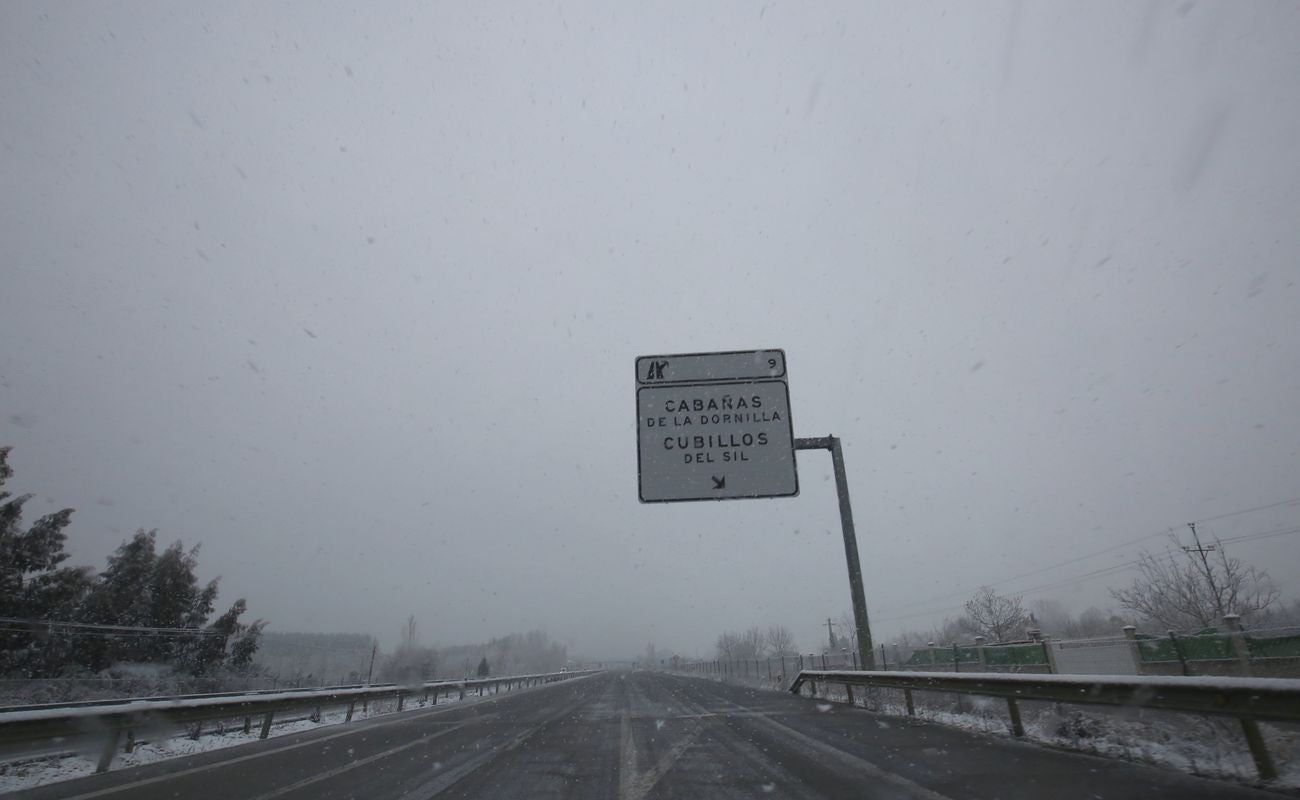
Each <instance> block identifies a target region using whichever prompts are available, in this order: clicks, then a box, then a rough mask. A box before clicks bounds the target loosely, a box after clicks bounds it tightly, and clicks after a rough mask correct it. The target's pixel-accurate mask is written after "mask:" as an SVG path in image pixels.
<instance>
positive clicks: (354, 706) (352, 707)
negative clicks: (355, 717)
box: [343, 701, 357, 722]
mask: <svg viewBox="0 0 1300 800" xmlns="http://www.w3.org/2000/svg"><path fill="white" fill-rule="evenodd" d="M356 709H357V704H356V701H353V702H351V703H348V716H347V718H346V719H344V720H343V721H344V722H351V721H352V712H353V711H356Z"/></svg>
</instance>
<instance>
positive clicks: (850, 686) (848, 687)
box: [844, 683, 857, 706]
mask: <svg viewBox="0 0 1300 800" xmlns="http://www.w3.org/2000/svg"><path fill="white" fill-rule="evenodd" d="M844 693H845V694H847V695H848V696H849V705H851V706H855V705H857V703H855V702H853V684H851V683H846V684H844Z"/></svg>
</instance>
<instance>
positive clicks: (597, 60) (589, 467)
mask: <svg viewBox="0 0 1300 800" xmlns="http://www.w3.org/2000/svg"><path fill="white" fill-rule="evenodd" d="M1298 41H1300V6H1298V5H1296V4H1295V3H1293V2H1289V1H1288V2H1236V1H1235V0H1233V1H1231V2H1227V1H1225V2H1217V3H1211V2H1200V3H1197V2H1190V1H1189V2H1169V3H1152V4H1143V3H1104V4H1096V3H1079V4H1061V3H1038V2H1034V3H1026V4H1023V5H1018V4H996V3H965V2H954V3H950V4H945V3H925V4H922V3H913V2H896V3H888V4H867V3H859V2H848V3H844V4H842V5H840V6H839V7H835V6H833V5H832V4H828V3H814V4H809V5H800V4H796V3H787V2H770V3H767V4H765V5H763V4H759V3H736V4H729V5H723V4H706V3H691V2H684V3H676V4H617V3H616V4H609V3H592V4H582V3H569V2H566V3H563V4H541V3H537V4H513V3H500V4H484V3H471V2H465V3H448V4H437V5H435V4H428V3H412V4H400V5H399V4H396V3H384V4H381V5H379V6H378V7H371V6H370V5H369V4H358V5H357V6H355V7H349V6H335V5H332V4H322V3H312V4H306V5H301V6H296V5H295V6H290V5H278V4H270V3H260V2H259V3H249V4H246V5H242V6H239V5H236V4H234V3H222V4H215V5H214V4H204V5H199V4H176V3H146V4H126V3H79V4H47V3H34V2H8V3H4V4H3V5H0V62H2V63H3V69H0V109H2V111H0V184H3V186H4V187H5V190H4V191H3V193H0V412H2V414H0V444H4V443H7V444H12V445H14V446H15V449H14V452H13V454H12V456H11V463H12V464H13V466H14V467H15V468H16V469H17V471H18V474H17V477H16V478H15V479H14V481H13V482H12V484H13V488H15V489H17V490H19V491H34V492H37V493H38V494H39V497H38V499H37V500H35V501H33V503H32V504H31V505H30V506H29V517H34V515H35V514H37V513H44V512H45V511H47V510H49V509H52V508H56V507H62V506H64V505H71V506H73V507H75V508H76V509H77V514H76V515H75V517H74V522H73V525H72V526H71V528H70V529H69V546H70V549H71V551H72V553H73V561H74V562H77V563H87V564H94V565H96V566H102V564H103V559H104V557H105V556H106V555H107V554H108V553H109V552H111V551H112V550H113V548H115V547H116V546H117V545H118V544H119V543H120V542H121V541H122V540H123V539H124V538H126V537H128V536H130V534H131V533H132V532H133V531H134V530H135V529H136V528H139V527H144V528H158V529H159V532H160V534H159V535H160V539H161V540H162V541H163V542H168V541H171V540H173V539H176V538H181V539H183V540H184V541H185V542H186V543H187V544H191V543H197V542H202V544H203V549H202V554H201V558H200V562H199V563H200V571H201V572H202V573H203V576H204V577H205V578H207V577H212V576H216V575H220V576H221V579H222V583H221V586H222V595H221V600H222V602H223V604H224V603H229V602H230V601H232V600H233V599H235V598H236V597H240V596H243V597H246V598H247V599H248V602H249V607H250V616H252V617H264V618H266V619H269V620H270V622H271V629H272V630H278V631H292V630H305V631H357V632H366V633H373V634H375V635H378V636H379V637H380V638H381V640H382V641H384V642H385V643H388V644H392V643H393V642H395V640H396V638H397V632H398V629H399V626H400V624H401V622H402V620H403V619H404V618H405V617H406V616H407V615H408V614H415V615H416V617H417V618H418V619H419V620H420V629H421V632H422V634H423V636H424V638H425V639H426V640H427V641H428V642H430V643H436V642H443V643H453V642H461V641H476V640H479V639H482V638H485V637H487V636H490V635H500V634H504V633H508V632H510V631H518V630H524V629H528V628H532V627H541V628H545V629H546V630H548V631H549V632H550V633H551V634H553V635H554V636H556V637H559V638H561V639H562V640H564V641H566V642H568V643H569V644H570V645H571V647H572V650H573V651H576V652H578V653H581V654H588V655H592V656H612V655H620V654H626V653H633V652H636V651H638V650H640V649H641V648H643V647H644V646H645V644H646V643H647V642H654V643H656V644H657V645H658V646H659V647H661V648H674V649H677V650H678V651H682V652H687V653H700V654H704V653H707V652H709V651H710V650H711V646H712V642H713V640H714V638H715V637H716V635H717V633H719V632H720V631H722V630H723V629H738V628H743V627H745V626H748V625H751V624H761V625H767V624H784V625H788V626H789V627H790V628H791V629H792V630H793V631H794V632H795V634H796V636H797V639H798V642H799V645H800V647H801V648H803V649H804V650H805V651H807V650H810V649H812V648H814V647H816V646H817V643H818V641H819V640H818V638H817V637H818V636H819V633H820V632H823V631H824V620H825V618H826V617H827V616H835V617H838V616H839V615H840V614H841V613H844V612H846V611H847V610H848V609H849V608H850V604H849V596H848V586H847V578H846V573H845V568H844V557H843V546H842V542H841V539H840V535H839V521H838V515H837V512H836V505H835V493H834V481H833V478H832V476H831V470H830V460H829V457H828V455H827V454H826V453H824V452H811V453H804V454H801V456H800V458H799V465H800V478H801V489H802V492H801V494H800V496H799V497H797V498H793V499H779V500H744V501H735V502H728V503H681V504H672V505H644V504H641V503H639V502H638V499H637V463H636V405H635V398H634V388H635V387H634V380H633V361H634V358H635V357H636V356H638V355H646V354H656V353H676V352H694V351H707V350H735V349H746V348H774V347H777V348H784V349H785V351H786V354H787V357H788V361H789V386H790V396H791V410H792V416H793V420H794V428H795V433H796V435H799V436H814V435H825V434H827V433H834V434H836V435H838V436H840V437H842V438H843V441H844V448H845V457H846V460H847V465H848V474H849V480H850V485H851V490H852V497H853V503H854V511H855V514H856V516H857V520H858V523H859V529H858V538H859V544H860V547H861V551H862V557H863V563H864V571H865V577H866V585H867V601H868V604H869V606H870V608H871V612H872V617H873V622H874V626H875V628H876V634H877V637H878V638H879V639H881V640H884V641H888V640H889V637H890V636H892V635H894V634H895V633H896V632H897V631H898V630H899V629H900V628H902V627H908V628H925V627H928V626H929V625H931V624H934V623H936V622H938V621H940V620H941V619H942V618H943V617H944V616H945V615H953V614H956V613H957V612H958V610H959V608H958V607H959V606H960V604H961V602H962V600H964V599H965V598H966V597H967V596H969V594H970V593H972V592H973V591H974V590H975V589H976V588H977V587H979V586H980V585H981V584H994V585H995V586H997V587H998V588H999V589H1000V590H1003V591H1007V592H1012V591H1017V590H1024V589H1033V588H1036V587H1042V586H1044V585H1049V586H1050V588H1048V589H1044V590H1040V591H1036V592H1033V593H1031V594H1029V595H1027V596H1026V599H1027V600H1035V599H1038V598H1042V597H1054V598H1057V599H1060V600H1061V601H1063V602H1065V603H1066V604H1067V605H1069V606H1071V607H1072V608H1074V610H1076V611H1079V610H1082V609H1083V608H1085V607H1086V606H1088V605H1092V604H1097V605H1101V606H1107V605H1109V604H1110V601H1109V599H1108V595H1107V591H1106V590H1107V588H1108V587H1111V586H1119V585H1122V584H1124V583H1125V581H1126V580H1127V579H1128V578H1129V577H1131V572H1123V571H1120V572H1117V573H1113V574H1106V575H1102V576H1094V577H1091V578H1083V579H1080V580H1074V579H1075V578H1077V577H1078V576H1082V575H1086V574H1087V573H1091V572H1094V571H1097V570H1100V569H1103V568H1106V567H1110V566H1115V565H1120V564H1123V563H1125V562H1127V561H1130V560H1132V559H1133V558H1134V557H1135V555H1136V553H1137V546H1132V547H1127V548H1118V549H1115V550H1113V551H1112V552H1110V553H1106V554H1104V555H1101V556H1097V557H1094V558H1088V559H1083V560H1079V561H1074V562H1073V563H1070V564H1066V565H1063V566H1059V567H1055V568H1053V569H1046V570H1043V571H1038V570H1040V569H1042V568H1047V567H1053V565H1058V564H1061V562H1065V561H1069V560H1071V559H1076V558H1078V557H1080V556H1086V555H1089V554H1092V553H1095V552H1097V551H1100V550H1103V549H1106V548H1110V547H1113V546H1115V545H1120V544H1123V543H1126V542H1130V541H1133V540H1135V539H1139V538H1140V537H1144V536H1147V535H1149V534H1158V533H1159V532H1160V531H1162V530H1165V529H1167V528H1169V527H1179V528H1181V527H1182V526H1183V523H1185V522H1187V521H1188V520H1198V519H1206V518H1209V517H1215V516H1218V515H1222V514H1226V513H1229V512H1234V511H1237V510H1239V509H1248V508H1252V507H1256V506H1260V505H1267V504H1273V503H1277V502H1280V501H1285V500H1288V499H1293V498H1297V497H1300V483H1298V482H1297V478H1296V476H1297V471H1296V467H1297V464H1300V452H1298V451H1300V414H1298V413H1297V409H1300V286H1297V281H1298V280H1300V90H1298V89H1297V76H1298V75H1300V49H1298V48H1297V46H1296V42H1298ZM1296 525H1300V505H1296V504H1291V505H1284V506H1281V507H1280V508H1275V509H1271V510H1267V511H1261V512H1254V513H1250V514H1236V515H1233V516H1229V517H1225V518H1223V519H1220V520H1215V521H1209V522H1206V523H1205V525H1204V526H1203V527H1202V529H1203V530H1205V531H1208V532H1209V533H1211V534H1217V535H1219V536H1224V537H1228V536H1239V535H1248V534H1252V533H1258V532H1265V531H1269V530H1274V529H1278V528H1285V527H1287V526H1292V527H1294V526H1296ZM1183 530H1184V531H1185V529H1183ZM1145 544H1148V545H1152V544H1154V545H1157V546H1159V545H1160V540H1159V539H1158V538H1154V539H1150V538H1149V539H1147V540H1145ZM1298 545H1300V540H1298V539H1297V537H1296V536H1290V535H1283V536H1278V537H1274V538H1269V539H1263V540H1258V541H1253V542H1244V543H1240V544H1233V545H1229V548H1230V549H1229V552H1230V553H1231V554H1232V555H1235V556H1239V557H1241V558H1243V559H1246V560H1248V561H1253V562H1257V563H1259V564H1261V565H1263V566H1266V567H1267V568H1268V569H1269V570H1270V572H1271V573H1272V575H1273V577H1274V578H1275V579H1276V581H1277V582H1278V584H1279V585H1280V586H1281V588H1282V589H1283V590H1284V592H1285V593H1286V594H1287V596H1288V597H1291V598H1294V597H1296V596H1297V594H1300V546H1298ZM1028 572H1036V574H1034V575H1032V576H1029V577H1024V578H1018V579H1015V580H1012V579H1013V578H1016V576H1020V575H1022V574H1024V573H1028ZM819 623H820V624H821V625H822V626H823V627H822V628H819Z"/></svg>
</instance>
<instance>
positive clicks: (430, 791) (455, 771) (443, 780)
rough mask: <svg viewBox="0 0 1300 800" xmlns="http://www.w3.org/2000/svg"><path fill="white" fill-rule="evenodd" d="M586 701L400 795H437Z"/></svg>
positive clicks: (566, 708)
mask: <svg viewBox="0 0 1300 800" xmlns="http://www.w3.org/2000/svg"><path fill="white" fill-rule="evenodd" d="M587 702H588V699H587V698H586V697H580V698H578V701H577V702H576V703H570V704H568V705H566V706H564V707H563V708H560V709H558V710H557V711H556V713H554V714H551V715H549V716H547V717H546V718H545V719H543V720H542V721H541V722H538V723H537V724H536V725H533V726H531V727H529V728H527V729H525V730H523V731H522V732H520V733H517V734H515V736H514V737H513V738H512V739H510V740H509V741H508V742H506V743H505V745H503V746H501V747H494V748H489V749H488V750H487V751H486V752H484V753H483V754H481V755H477V756H474V757H473V758H471V759H470V760H469V761H466V762H465V763H464V764H461V765H460V766H458V767H454V768H452V769H449V770H447V771H446V772H443V773H441V774H438V775H435V776H434V777H432V778H430V779H429V780H427V781H425V782H424V783H421V784H420V785H418V786H416V787H415V788H414V789H410V790H405V791H403V792H402V796H403V797H419V798H432V797H437V796H438V795H440V794H442V793H443V792H445V791H447V790H448V789H450V788H451V787H453V786H455V785H456V784H458V783H460V782H461V781H462V780H464V779H465V778H467V777H469V775H470V774H472V773H474V772H476V771H477V770H479V769H481V768H482V767H483V766H485V765H486V764H487V763H488V762H489V761H493V760H495V759H497V758H499V757H500V756H502V755H504V754H506V753H509V752H511V751H513V750H516V749H518V748H519V747H520V746H521V745H522V744H523V743H524V742H526V741H528V740H529V739H531V738H532V737H533V734H535V733H537V732H538V731H540V730H541V729H542V728H545V727H546V726H548V725H550V724H551V723H552V722H555V721H556V720H557V719H561V718H563V717H567V716H569V715H570V714H571V713H572V712H573V711H574V710H575V709H577V708H579V707H580V706H582V705H583V704H585V703H587Z"/></svg>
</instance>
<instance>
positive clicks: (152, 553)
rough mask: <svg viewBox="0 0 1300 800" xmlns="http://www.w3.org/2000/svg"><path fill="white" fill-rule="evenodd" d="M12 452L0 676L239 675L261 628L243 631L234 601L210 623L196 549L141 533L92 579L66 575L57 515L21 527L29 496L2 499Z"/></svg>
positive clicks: (2, 560)
mask: <svg viewBox="0 0 1300 800" xmlns="http://www.w3.org/2000/svg"><path fill="white" fill-rule="evenodd" d="M11 449H12V448H10V447H0V672H2V673H4V674H10V675H16V676H21V677H27V678H48V677H58V676H60V675H64V674H67V673H69V672H75V671H78V670H90V671H92V672H98V671H101V670H104V669H106V668H108V667H111V666H113V665H115V664H119V663H141V662H143V663H162V664H169V665H171V666H172V667H174V668H175V669H177V670H182V671H184V672H187V673H189V674H192V675H203V674H207V673H210V672H213V671H214V670H217V669H221V668H233V669H247V668H248V667H250V665H251V664H252V659H253V655H254V653H255V652H256V651H257V645H258V638H259V636H260V634H261V632H262V629H263V628H264V627H265V625H266V623H265V622H264V621H263V620H256V621H254V622H251V623H245V622H243V621H242V619H241V618H242V617H243V615H244V614H245V613H246V611H247V605H246V603H245V602H244V600H243V598H240V599H238V600H236V601H235V602H234V603H233V604H231V606H230V607H229V608H228V609H227V610H226V611H224V612H222V613H220V614H218V615H217V616H216V617H215V618H214V617H213V614H214V613H215V611H216V601H217V591H218V583H219V579H213V580H211V581H209V582H207V583H206V584H201V583H200V581H199V578H198V575H197V574H196V570H197V567H198V553H199V548H198V546H195V547H192V548H189V549H186V548H185V546H184V544H183V543H182V542H181V541H180V540H177V541H175V542H173V543H172V544H170V545H168V546H166V547H165V548H162V549H161V551H160V550H159V547H158V532H157V531H156V530H150V531H146V530H144V529H141V530H139V531H137V532H136V533H135V535H134V536H132V537H131V538H130V539H128V540H126V541H125V542H123V543H122V544H121V546H119V547H118V548H117V550H116V551H115V552H114V553H113V554H112V555H110V556H109V557H108V563H107V565H106V566H105V568H104V569H103V570H101V571H99V572H96V571H95V570H94V569H92V568H91V567H88V566H66V565H65V563H64V562H66V561H67V559H68V557H69V554H68V553H67V552H66V550H65V544H66V542H67V534H66V533H65V529H66V528H67V527H68V525H69V524H70V523H71V521H72V515H73V513H75V512H74V509H71V508H64V509H61V510H59V511H56V512H54V513H52V514H46V515H45V516H42V517H40V518H39V519H37V520H36V521H35V522H34V523H32V524H31V525H30V526H28V527H24V525H23V507H24V505H25V504H26V503H27V502H28V501H29V500H31V498H32V497H33V495H31V494H22V495H14V494H12V493H11V492H9V491H7V490H5V488H4V487H5V484H6V483H7V482H8V481H9V479H10V478H12V477H13V475H14V471H13V469H12V468H11V467H10V466H9V453H10V450H11Z"/></svg>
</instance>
